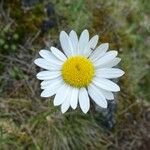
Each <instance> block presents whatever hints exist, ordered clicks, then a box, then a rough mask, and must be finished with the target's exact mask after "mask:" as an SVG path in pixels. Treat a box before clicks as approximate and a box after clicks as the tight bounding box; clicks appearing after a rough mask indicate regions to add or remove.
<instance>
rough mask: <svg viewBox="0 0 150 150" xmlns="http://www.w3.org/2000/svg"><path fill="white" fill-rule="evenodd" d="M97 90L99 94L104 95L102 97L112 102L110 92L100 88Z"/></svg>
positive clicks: (112, 95)
mask: <svg viewBox="0 0 150 150" xmlns="http://www.w3.org/2000/svg"><path fill="white" fill-rule="evenodd" d="M98 89H99V90H100V91H101V93H102V94H103V95H104V97H105V98H106V99H108V100H113V99H114V94H113V93H112V92H110V91H106V90H104V89H102V88H99V87H98Z"/></svg>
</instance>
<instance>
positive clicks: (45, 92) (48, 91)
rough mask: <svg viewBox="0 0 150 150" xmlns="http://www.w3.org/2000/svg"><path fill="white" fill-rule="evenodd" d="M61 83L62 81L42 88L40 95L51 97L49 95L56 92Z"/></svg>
mask: <svg viewBox="0 0 150 150" xmlns="http://www.w3.org/2000/svg"><path fill="white" fill-rule="evenodd" d="M61 85H62V83H60V84H55V85H54V86H52V87H50V88H46V89H44V90H43V92H42V93H41V97H51V96H53V95H54V94H56V93H57V91H58V90H59V88H60V87H61Z"/></svg>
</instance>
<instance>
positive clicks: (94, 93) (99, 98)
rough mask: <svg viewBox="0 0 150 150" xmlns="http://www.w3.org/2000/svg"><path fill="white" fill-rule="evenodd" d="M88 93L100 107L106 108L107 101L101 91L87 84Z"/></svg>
mask: <svg viewBox="0 0 150 150" xmlns="http://www.w3.org/2000/svg"><path fill="white" fill-rule="evenodd" d="M88 93H89V95H90V97H91V98H92V100H93V101H94V102H95V103H96V104H97V105H99V106H100V107H102V108H107V101H106V99H105V97H104V95H103V94H102V93H101V91H100V90H99V89H98V88H97V87H96V86H95V85H93V84H90V85H89V86H88Z"/></svg>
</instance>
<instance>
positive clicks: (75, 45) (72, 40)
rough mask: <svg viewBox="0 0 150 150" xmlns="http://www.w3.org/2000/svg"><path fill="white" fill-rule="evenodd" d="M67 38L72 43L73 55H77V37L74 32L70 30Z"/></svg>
mask: <svg viewBox="0 0 150 150" xmlns="http://www.w3.org/2000/svg"><path fill="white" fill-rule="evenodd" d="M69 37H70V40H71V42H72V47H73V55H76V54H77V49H78V36H77V34H76V32H75V31H73V30H72V31H71V32H70V33H69Z"/></svg>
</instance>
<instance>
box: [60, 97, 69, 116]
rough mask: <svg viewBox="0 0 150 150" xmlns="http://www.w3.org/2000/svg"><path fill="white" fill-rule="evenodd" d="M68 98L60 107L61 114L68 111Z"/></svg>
mask: <svg viewBox="0 0 150 150" xmlns="http://www.w3.org/2000/svg"><path fill="white" fill-rule="evenodd" d="M68 98H69V97H68ZM68 98H66V100H64V102H63V103H62V105H61V112H62V113H65V112H66V111H67V110H68V109H69V106H70V104H69V99H68Z"/></svg>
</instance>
